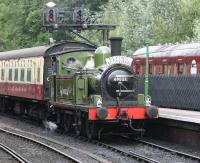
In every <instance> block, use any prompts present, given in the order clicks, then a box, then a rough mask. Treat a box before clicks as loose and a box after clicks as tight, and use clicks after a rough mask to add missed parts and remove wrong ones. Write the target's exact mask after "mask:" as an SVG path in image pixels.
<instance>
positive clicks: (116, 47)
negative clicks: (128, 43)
mask: <svg viewBox="0 0 200 163" xmlns="http://www.w3.org/2000/svg"><path fill="white" fill-rule="evenodd" d="M122 40H123V38H122V37H112V38H110V44H111V56H118V55H121V46H122Z"/></svg>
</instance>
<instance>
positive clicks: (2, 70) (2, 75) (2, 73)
mask: <svg viewBox="0 0 200 163" xmlns="http://www.w3.org/2000/svg"><path fill="white" fill-rule="evenodd" d="M1 80H4V69H1Z"/></svg>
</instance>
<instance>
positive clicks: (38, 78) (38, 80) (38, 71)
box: [37, 67, 40, 82]
mask: <svg viewBox="0 0 200 163" xmlns="http://www.w3.org/2000/svg"><path fill="white" fill-rule="evenodd" d="M37 82H40V68H39V67H38V68H37Z"/></svg>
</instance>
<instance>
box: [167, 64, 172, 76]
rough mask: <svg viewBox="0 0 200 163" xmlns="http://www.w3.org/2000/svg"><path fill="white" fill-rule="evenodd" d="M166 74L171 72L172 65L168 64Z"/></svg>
mask: <svg viewBox="0 0 200 163" xmlns="http://www.w3.org/2000/svg"><path fill="white" fill-rule="evenodd" d="M167 74H168V75H170V74H172V66H171V65H168V72H167Z"/></svg>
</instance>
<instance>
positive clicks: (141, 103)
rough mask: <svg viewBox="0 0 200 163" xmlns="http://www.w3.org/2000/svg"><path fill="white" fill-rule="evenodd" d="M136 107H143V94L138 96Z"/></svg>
mask: <svg viewBox="0 0 200 163" xmlns="http://www.w3.org/2000/svg"><path fill="white" fill-rule="evenodd" d="M138 105H144V94H138Z"/></svg>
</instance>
